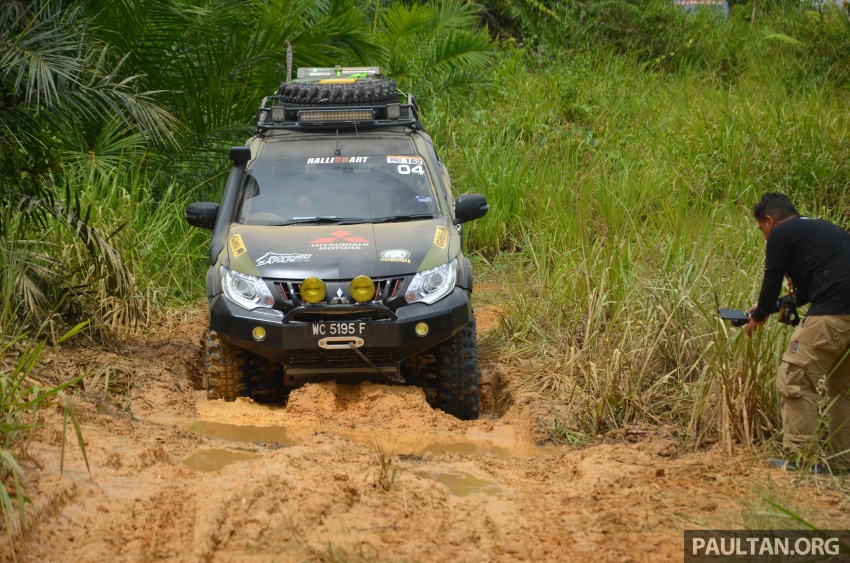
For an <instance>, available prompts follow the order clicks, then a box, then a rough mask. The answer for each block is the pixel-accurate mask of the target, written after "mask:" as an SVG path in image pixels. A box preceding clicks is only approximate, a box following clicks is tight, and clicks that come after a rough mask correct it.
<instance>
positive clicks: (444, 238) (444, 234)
mask: <svg viewBox="0 0 850 563" xmlns="http://www.w3.org/2000/svg"><path fill="white" fill-rule="evenodd" d="M448 244H449V230H448V229H447V228H445V227H437V232H436V233H434V246H436V247H438V248H442V249H443V250H445V249H446V246H448Z"/></svg>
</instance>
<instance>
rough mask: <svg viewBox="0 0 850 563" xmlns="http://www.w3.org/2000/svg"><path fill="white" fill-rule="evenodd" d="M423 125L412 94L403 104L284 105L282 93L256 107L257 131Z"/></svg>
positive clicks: (417, 127)
mask: <svg viewBox="0 0 850 563" xmlns="http://www.w3.org/2000/svg"><path fill="white" fill-rule="evenodd" d="M393 126H395V127H398V126H404V127H410V128H411V129H417V130H418V129H422V124H421V123H420V122H419V107H418V106H417V105H416V101H415V100H414V99H413V96H412V95H411V94H407V103H406V104H401V103H398V104H376V105H356V106H354V105H352V106H297V107H294V106H286V105H284V104H283V102H282V101H281V96H267V97H265V98H263V101H262V103H261V104H260V109H258V110H257V132H258V133H260V132H263V131H270V130H275V129H307V128H310V129H341V128H345V129H348V128H354V127H358V128H362V127H393Z"/></svg>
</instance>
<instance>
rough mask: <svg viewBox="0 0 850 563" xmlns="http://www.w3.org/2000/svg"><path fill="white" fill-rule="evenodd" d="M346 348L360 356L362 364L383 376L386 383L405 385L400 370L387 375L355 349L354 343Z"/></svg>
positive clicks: (350, 343)
mask: <svg viewBox="0 0 850 563" xmlns="http://www.w3.org/2000/svg"><path fill="white" fill-rule="evenodd" d="M348 347H349V348H351V349H352V350H354V353H355V354H357V355H358V356H360V358H361V359H362V360H363V361H364V362H366V363H367V364H369V365H370V366H372V368H373V369H374V370H375V371H376V372H378V373H379V374H381V375H382V376H384V377H385V378H386V380H387V383H405V380H404V377H402V375H401V370H396V371H395V373H387V372H385V371H382V370H381V368H379V367H378V366H376V365H375V364H374V362H372V360H370V359H369V358H367V357H366V354H364V353H363V352H361V351H360V350H358V349H357V344H355V343H354V342H349V343H348Z"/></svg>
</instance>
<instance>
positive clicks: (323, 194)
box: [236, 155, 438, 225]
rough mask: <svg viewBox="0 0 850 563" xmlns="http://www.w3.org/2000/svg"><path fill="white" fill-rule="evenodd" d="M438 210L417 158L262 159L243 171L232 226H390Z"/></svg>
mask: <svg viewBox="0 0 850 563" xmlns="http://www.w3.org/2000/svg"><path fill="white" fill-rule="evenodd" d="M437 209H438V207H437V201H436V195H435V192H434V187H433V185H432V182H431V178H430V175H429V174H428V170H427V168H426V167H425V162H424V160H423V158H422V157H420V156H392V155H390V156H351V157H339V156H337V157H333V156H332V157H316V158H285V159H264V160H260V161H255V162H254V163H253V165H252V166H250V167H249V168H248V169H247V171H246V174H245V176H244V179H243V181H242V188H241V192H240V199H239V208H238V211H237V216H236V222H237V223H241V224H245V225H285V224H288V223H290V222H305V221H309V219H311V218H316V219H321V220H325V221H327V220H329V219H334V218H339V219H341V220H344V221H346V222H356V221H362V222H371V221H380V220H385V221H386V220H390V221H391V220H393V219H392V218H394V217H399V218H404V217H410V216H430V217H433V216H434V215H435V213H436V211H437ZM399 220H403V219H399Z"/></svg>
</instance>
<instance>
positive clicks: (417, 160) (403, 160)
mask: <svg viewBox="0 0 850 563" xmlns="http://www.w3.org/2000/svg"><path fill="white" fill-rule="evenodd" d="M424 162H425V161H424V160H423V159H422V157H421V156H387V164H423V163H424Z"/></svg>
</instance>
